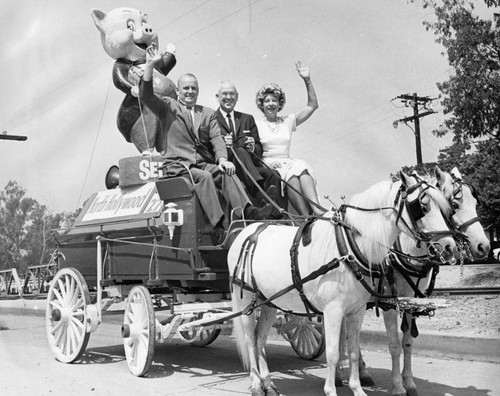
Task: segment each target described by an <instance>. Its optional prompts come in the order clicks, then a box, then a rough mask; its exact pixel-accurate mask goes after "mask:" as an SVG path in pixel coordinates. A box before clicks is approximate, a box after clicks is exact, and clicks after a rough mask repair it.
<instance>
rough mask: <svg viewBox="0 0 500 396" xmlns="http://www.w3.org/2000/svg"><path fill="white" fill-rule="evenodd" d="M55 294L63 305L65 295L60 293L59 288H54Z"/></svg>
mask: <svg viewBox="0 0 500 396" xmlns="http://www.w3.org/2000/svg"><path fill="white" fill-rule="evenodd" d="M54 295H55V296H56V298H57V300H58V301H59V302H60V303H61V306H62V305H63V304H64V300H63V297H62V296H61V294H60V293H59V290H57V289H54Z"/></svg>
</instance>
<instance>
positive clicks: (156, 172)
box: [139, 159, 164, 180]
mask: <svg viewBox="0 0 500 396" xmlns="http://www.w3.org/2000/svg"><path fill="white" fill-rule="evenodd" d="M162 165H163V163H162V162H160V161H149V160H147V159H143V160H142V161H140V162H139V179H141V180H149V179H158V178H162V177H163V176H164V173H163V169H161V167H162Z"/></svg>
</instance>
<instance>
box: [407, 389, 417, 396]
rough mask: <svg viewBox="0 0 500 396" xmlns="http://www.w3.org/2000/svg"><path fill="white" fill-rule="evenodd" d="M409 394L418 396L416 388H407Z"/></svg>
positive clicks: (408, 395) (409, 395)
mask: <svg viewBox="0 0 500 396" xmlns="http://www.w3.org/2000/svg"><path fill="white" fill-rule="evenodd" d="M406 395H407V396H418V393H417V390H416V389H415V388H410V389H407V390H406Z"/></svg>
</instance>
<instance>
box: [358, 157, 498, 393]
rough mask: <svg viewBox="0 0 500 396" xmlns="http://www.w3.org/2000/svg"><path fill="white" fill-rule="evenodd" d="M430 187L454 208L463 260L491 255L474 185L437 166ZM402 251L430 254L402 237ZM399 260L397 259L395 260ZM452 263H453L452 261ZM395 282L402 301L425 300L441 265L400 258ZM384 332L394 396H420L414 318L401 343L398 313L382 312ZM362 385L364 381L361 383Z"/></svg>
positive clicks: (407, 316) (409, 316)
mask: <svg viewBox="0 0 500 396" xmlns="http://www.w3.org/2000/svg"><path fill="white" fill-rule="evenodd" d="M428 182H429V183H431V184H433V185H436V187H437V188H439V190H440V191H441V192H442V193H443V195H444V196H445V197H446V199H448V201H449V202H450V204H451V205H452V207H453V210H454V211H453V213H452V215H451V216H450V218H449V219H450V226H451V227H452V229H454V230H455V231H458V232H460V233H464V234H465V236H466V242H465V241H464V238H463V236H462V237H460V235H457V236H458V237H459V239H458V240H457V241H458V242H459V246H460V245H463V244H464V243H466V244H467V245H468V246H461V250H460V249H459V253H460V254H461V257H457V259H463V258H464V257H463V255H464V253H467V250H468V249H470V252H471V253H472V256H473V258H475V259H482V258H485V257H486V256H487V255H488V252H489V250H490V242H489V240H488V238H487V236H486V234H485V233H484V230H483V227H482V226H481V224H480V223H479V218H478V216H477V212H476V205H477V204H478V203H479V202H478V197H477V195H476V194H475V190H474V187H472V185H470V184H467V183H464V182H463V180H462V176H461V174H460V172H459V170H458V169H457V168H453V169H452V171H451V174H450V173H447V172H443V171H442V170H441V169H440V168H439V167H437V166H436V168H435V169H434V179H433V180H428ZM400 240H401V250H402V251H403V252H406V253H408V254H409V255H410V256H415V257H418V256H420V257H422V255H423V257H426V255H427V250H426V247H425V246H422V247H420V248H418V247H417V246H416V244H415V241H414V240H413V239H411V238H408V237H407V236H406V235H401V237H400ZM395 258H396V257H395ZM452 261H453V260H452ZM392 265H393V266H394V269H395V271H394V279H395V283H396V289H397V292H398V296H399V297H422V296H426V295H429V294H430V293H431V292H432V290H431V289H432V288H433V285H432V282H433V271H434V270H436V267H433V265H434V266H438V265H439V261H437V262H434V264H433V263H432V262H429V261H428V260H425V259H424V260H411V261H410V262H409V263H408V262H406V261H405V260H402V259H401V258H399V259H397V261H395V262H393V264H392ZM383 316H384V322H385V328H386V332H387V337H388V344H389V351H390V353H391V358H392V374H391V376H392V389H391V395H393V396H417V388H416V385H415V382H414V380H413V372H412V366H411V356H412V350H413V342H414V337H416V336H417V335H418V330H417V327H416V322H415V318H414V317H413V316H412V314H409V313H407V314H404V317H403V320H404V321H405V323H404V326H403V328H404V331H403V338H402V340H401V341H400V339H399V333H398V313H397V311H396V310H395V309H389V310H386V311H384V312H383ZM401 349H402V350H403V352H404V360H403V362H404V365H403V371H402V373H401V368H400V357H401ZM360 367H363V370H361V372H360V376H361V377H362V378H364V379H365V381H369V379H368V378H370V376H369V373H368V372H367V371H366V370H365V369H364V367H365V364H364V362H362V358H360ZM362 382H363V381H362Z"/></svg>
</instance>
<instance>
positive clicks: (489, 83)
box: [424, 0, 500, 144]
mask: <svg viewBox="0 0 500 396" xmlns="http://www.w3.org/2000/svg"><path fill="white" fill-rule="evenodd" d="M498 3H499V1H498V0H486V5H487V6H498V5H499V4H498ZM427 7H430V8H432V9H433V10H434V13H435V16H436V18H437V20H436V21H435V22H429V21H426V22H424V25H425V26H426V28H427V30H432V31H433V32H434V34H435V36H436V41H437V42H438V43H440V44H442V45H443V46H444V47H445V49H446V53H447V56H448V60H449V63H450V66H452V67H453V70H454V74H453V75H452V76H451V77H450V79H449V80H448V81H445V82H442V83H438V88H439V90H440V91H441V92H442V94H443V96H444V99H443V101H442V104H443V105H444V113H445V114H449V115H450V116H449V117H448V118H447V119H446V120H445V122H444V128H443V127H442V128H439V129H438V130H435V131H433V132H434V134H436V135H437V136H441V135H443V134H446V133H448V132H449V131H451V132H452V133H453V134H454V141H457V142H463V141H467V140H470V139H476V138H481V137H493V138H495V139H496V140H497V144H498V142H499V141H500V132H499V131H500V56H499V54H500V32H499V29H498V26H497V25H496V24H494V22H493V21H491V20H483V19H480V18H479V17H478V16H476V15H474V6H473V4H472V3H466V1H465V0H442V1H438V0H424V8H427Z"/></svg>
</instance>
